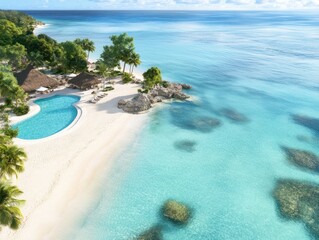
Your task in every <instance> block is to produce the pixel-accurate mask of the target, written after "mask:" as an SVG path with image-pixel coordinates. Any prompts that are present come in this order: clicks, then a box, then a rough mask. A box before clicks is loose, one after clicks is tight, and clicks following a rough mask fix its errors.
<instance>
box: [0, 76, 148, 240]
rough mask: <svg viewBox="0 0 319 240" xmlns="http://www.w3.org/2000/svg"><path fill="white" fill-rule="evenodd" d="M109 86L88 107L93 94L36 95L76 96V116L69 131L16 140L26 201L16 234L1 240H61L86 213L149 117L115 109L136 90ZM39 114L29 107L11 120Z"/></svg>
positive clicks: (71, 91) (62, 91)
mask: <svg viewBox="0 0 319 240" xmlns="http://www.w3.org/2000/svg"><path fill="white" fill-rule="evenodd" d="M114 88H115V90H113V91H110V92H108V95H107V96H106V97H104V98H103V99H101V100H100V101H99V102H98V103H97V104H93V103H90V100H91V99H92V97H93V96H92V94H91V93H92V90H89V91H79V90H74V89H68V88H64V89H60V90H57V91H55V92H53V93H50V94H46V95H43V96H41V97H49V96H52V95H54V94H60V95H67V94H73V95H77V96H80V97H81V99H80V101H79V102H78V103H76V106H77V107H78V108H79V109H81V114H80V116H79V118H78V119H77V121H76V124H74V125H73V126H72V127H69V128H67V129H64V130H62V131H61V132H59V133H57V134H54V135H52V136H50V137H47V138H44V139H38V140H22V139H16V140H15V142H16V143H17V144H18V145H19V146H21V147H23V148H24V149H25V150H26V152H27V155H28V160H27V162H26V164H25V172H23V173H22V174H20V176H19V179H18V180H17V182H16V184H17V185H18V186H19V188H20V189H21V190H22V191H23V192H24V194H23V196H22V198H23V199H25V200H26V204H25V206H24V207H23V208H22V211H23V214H24V216H25V219H24V223H23V225H22V226H21V228H20V229H19V230H18V231H16V232H14V231H10V230H9V229H7V228H5V229H3V231H1V232H0V239H6V240H11V239H19V240H30V239H32V240H38V239H39V240H50V239H54V240H56V239H61V236H63V234H64V233H66V232H67V231H68V229H70V228H72V225H73V224H76V223H77V220H78V219H80V217H81V216H82V215H83V214H84V213H85V212H86V210H87V209H88V207H89V206H90V204H92V201H93V200H94V199H95V198H96V194H98V192H99V187H101V185H105V184H106V183H103V181H102V179H104V177H105V176H106V175H107V173H108V171H109V170H110V169H111V168H112V166H113V164H114V163H115V162H116V159H118V156H119V155H120V154H121V152H123V151H124V150H126V149H127V146H128V145H129V144H132V143H133V141H134V139H136V138H137V136H138V135H139V133H140V131H141V129H142V128H143V125H144V124H145V123H146V122H147V119H148V114H138V115H133V114H128V113H124V112H123V111H122V110H120V109H118V108H117V103H118V101H119V100H120V99H122V98H131V97H133V96H134V95H135V94H136V93H137V89H138V88H140V86H138V85H136V84H125V85H124V84H121V83H119V82H116V83H115V85H114ZM33 100H36V99H33ZM38 111H39V107H38V106H37V105H35V104H31V111H30V113H29V114H28V115H27V116H24V117H20V118H17V117H15V118H11V120H12V122H16V121H20V120H22V119H25V118H28V117H30V116H33V115H34V114H36V113H37V112H38ZM95 200H96V199H95Z"/></svg>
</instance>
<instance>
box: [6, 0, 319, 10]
mask: <svg viewBox="0 0 319 240" xmlns="http://www.w3.org/2000/svg"><path fill="white" fill-rule="evenodd" d="M0 9H17V10H108V9H110V10H115V9H116V10H130V9H132V10H136V9H141V10H143V9H145V10H146V9H147V10H175V9H178V10H230V9H231V10H269V9H271V10H289V9H318V10H319V0H0Z"/></svg>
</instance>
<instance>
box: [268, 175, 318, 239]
mask: <svg viewBox="0 0 319 240" xmlns="http://www.w3.org/2000/svg"><path fill="white" fill-rule="evenodd" d="M273 196H274V198H275V200H276V203H277V206H278V209H279V212H280V215H281V216H282V217H284V218H286V219H289V220H294V221H301V222H303V223H304V224H305V226H306V227H307V229H308V230H309V231H310V233H311V234H312V235H313V236H314V237H315V239H319V201H318V199H319V185H315V184H312V183H309V182H301V181H297V180H290V179H282V180H278V181H277V184H276V187H275V189H274V191H273Z"/></svg>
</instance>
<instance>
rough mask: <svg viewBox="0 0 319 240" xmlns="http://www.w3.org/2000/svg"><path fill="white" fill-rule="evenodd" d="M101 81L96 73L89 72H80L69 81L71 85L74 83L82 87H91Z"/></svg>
mask: <svg viewBox="0 0 319 240" xmlns="http://www.w3.org/2000/svg"><path fill="white" fill-rule="evenodd" d="M100 83H101V80H100V79H98V78H97V77H96V76H95V75H93V74H89V73H85V72H83V73H80V74H79V75H77V76H76V77H75V78H73V79H71V80H70V81H69V84H70V85H73V86H75V87H77V88H80V89H91V88H94V87H96V86H97V85H98V84H100Z"/></svg>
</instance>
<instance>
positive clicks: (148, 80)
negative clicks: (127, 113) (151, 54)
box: [143, 67, 162, 89]
mask: <svg viewBox="0 0 319 240" xmlns="http://www.w3.org/2000/svg"><path fill="white" fill-rule="evenodd" d="M143 77H144V88H145V89H151V88H153V87H154V86H155V85H156V84H159V83H161V82H162V73H161V70H160V69H159V68H158V67H151V68H150V69H148V70H147V71H146V72H144V73H143Z"/></svg>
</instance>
